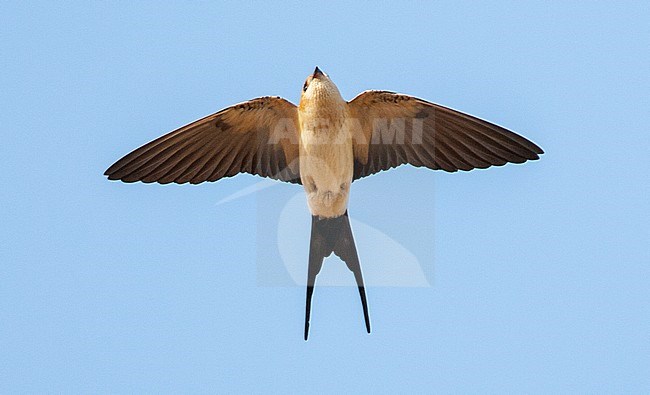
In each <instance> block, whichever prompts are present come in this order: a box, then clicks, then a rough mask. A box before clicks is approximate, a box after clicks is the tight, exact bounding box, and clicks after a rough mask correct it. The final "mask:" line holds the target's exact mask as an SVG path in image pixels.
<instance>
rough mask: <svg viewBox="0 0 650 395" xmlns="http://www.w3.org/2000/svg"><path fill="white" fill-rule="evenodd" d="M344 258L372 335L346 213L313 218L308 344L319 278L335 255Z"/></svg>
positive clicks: (306, 327)
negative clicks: (333, 216)
mask: <svg viewBox="0 0 650 395" xmlns="http://www.w3.org/2000/svg"><path fill="white" fill-rule="evenodd" d="M332 252H333V253H334V254H335V255H336V256H338V257H339V258H341V260H342V261H343V262H345V264H346V265H347V266H348V269H350V270H351V271H352V273H354V279H355V280H356V281H357V286H358V288H359V296H360V297H361V304H362V306H363V316H364V319H365V321H366V330H367V331H368V333H370V317H369V316H368V302H367V300H366V290H365V287H364V285H363V275H362V274H361V265H360V264H359V256H358V255H357V248H356V246H355V245H354V237H353V236H352V228H350V219H349V218H348V212H347V211H346V212H345V214H343V215H342V216H340V217H336V218H318V217H317V216H312V220H311V242H310V244H309V269H308V270H307V304H306V307H305V340H307V338H308V337H309V317H310V314H311V299H312V295H313V293H314V284H315V282H316V276H317V275H318V273H319V272H320V270H321V268H322V267H323V260H324V259H325V258H326V257H328V256H330V254H331V253H332Z"/></svg>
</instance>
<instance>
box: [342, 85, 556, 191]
mask: <svg viewBox="0 0 650 395" xmlns="http://www.w3.org/2000/svg"><path fill="white" fill-rule="evenodd" d="M348 106H349V110H350V113H351V116H352V120H353V121H354V123H353V124H351V126H352V130H353V133H354V136H353V137H354V138H353V142H354V157H355V164H354V179H355V180H356V179H359V178H361V177H365V176H368V175H370V174H374V173H377V172H380V171H382V170H387V169H390V168H393V167H397V166H399V165H402V164H405V163H409V164H411V165H413V166H418V167H419V166H425V167H428V168H430V169H433V170H438V169H441V170H445V171H449V172H455V171H457V170H472V169H475V168H481V169H483V168H487V167H490V166H501V165H504V164H506V163H508V162H512V163H523V162H525V161H527V160H535V159H538V158H539V154H542V153H544V151H542V149H541V148H539V147H538V146H537V145H535V144H534V143H533V142H531V141H529V140H527V139H525V138H524V137H522V136H520V135H518V134H516V133H513V132H511V131H509V130H507V129H505V128H503V127H501V126H498V125H495V124H493V123H490V122H487V121H484V120H482V119H479V118H476V117H473V116H471V115H468V114H464V113H462V112H460V111H456V110H452V109H451V108H447V107H444V106H441V105H438V104H434V103H429V102H427V101H425V100H422V99H418V98H415V97H412V96H407V95H402V94H397V93H393V92H386V91H367V92H363V93H361V94H360V95H358V96H357V97H355V98H354V99H352V100H351V101H350V102H349V103H348Z"/></svg>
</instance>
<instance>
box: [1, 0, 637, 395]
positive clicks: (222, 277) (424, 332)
mask: <svg viewBox="0 0 650 395" xmlns="http://www.w3.org/2000/svg"><path fill="white" fill-rule="evenodd" d="M0 15H1V16H0V50H1V52H2V54H3V55H2V57H0V67H1V70H2V72H1V73H0V86H1V87H2V88H1V89H0V108H2V110H1V111H0V125H1V126H0V128H1V131H2V134H1V136H2V144H0V155H1V157H2V161H1V163H2V165H1V166H2V172H0V179H1V181H2V187H1V188H0V200H1V202H2V204H1V205H0V221H1V223H2V226H1V227H0V237H1V239H0V241H1V243H0V245H1V247H0V350H2V351H1V352H0V392H3V393H20V392H30V393H33V392H65V393H109V392H110V393H133V392H180V391H182V392H215V391H217V390H218V389H220V390H228V391H229V392H278V393H281V392H282V393H284V392H287V391H301V392H302V391H309V392H333V391H336V392H353V391H361V390H372V391H374V392H379V393H391V392H396V391H404V390H417V391H418V392H424V391H435V392H452V391H453V392H479V391H480V392H505V391H509V392H515V391H516V392H532V393H534V392H550V391H553V392H575V391H579V392H615V393H616V392H620V393H623V392H625V393H630V392H636V393H640V392H648V391H650V379H649V378H650V307H649V304H648V301H649V300H650V287H648V279H649V278H650V265H649V264H648V262H649V261H650V247H649V245H650V214H649V213H650V203H649V201H650V199H649V198H648V197H649V196H650V183H649V182H648V170H649V167H650V166H649V165H648V163H649V162H648V147H649V146H650V129H649V126H648V125H650V112H649V111H648V105H649V103H650V93H649V92H650V73H649V72H648V70H649V68H648V64H650V55H649V52H648V48H650V24H648V20H650V6H649V5H648V3H647V2H636V3H635V2H624V3H617V4H614V3H611V4H609V5H608V4H605V3H603V4H596V3H594V2H545V1H544V2H514V1H513V2H501V1H497V2H491V3H490V4H483V3H478V2H476V3H473V2H446V3H434V4H429V3H425V2H413V3H409V4H408V5H398V4H388V3H387V4H383V5H374V4H373V5H371V4H370V3H364V4H359V5H349V4H344V3H323V2H321V3H311V4H302V5H300V6H297V5H295V4H291V3H289V4H284V5H273V6H271V5H263V4H261V3H259V4H248V5H231V6H228V5H217V4H216V3H214V4H213V3H208V2H194V3H188V4H181V3H180V2H178V3H168V4H159V3H154V2H150V3H147V2H136V3H127V2H121V3H120V2H96V3H87V2H78V3H75V2H65V3H63V2H62V3H60V4H54V2H42V3H38V2H29V3H28V2H13V3H11V2H3V3H2V4H0ZM316 65H318V66H320V67H321V68H322V69H323V70H325V71H326V72H328V73H329V74H330V76H331V77H332V79H333V80H334V81H335V82H336V83H337V84H338V86H339V89H340V90H341V92H342V94H343V95H344V97H346V98H352V97H353V96H355V95H356V94H357V93H358V92H360V91H363V90H366V89H387V90H394V91H400V92H404V93H409V94H413V95H416V96H419V97H423V98H426V99H428V100H431V101H434V102H438V103H441V104H444V105H447V106H451V107H453V108H457V109H460V110H463V111H465V112H468V113H471V114H474V115H477V116H480V117H484V118H486V119H488V120H491V121H493V122H496V123H499V124H501V125H505V126H507V127H509V128H511V129H512V130H515V131H517V132H519V133H521V134H523V135H525V136H526V137H528V138H530V139H532V140H533V141H535V142H536V143H538V144H539V145H540V146H542V147H543V148H544V149H545V151H546V154H545V155H544V156H543V158H542V160H540V161H538V162H533V163H527V164H525V165H508V166H505V167H502V168H493V169H488V170H485V171H473V172H470V173H462V174H444V173H438V172H431V171H427V170H423V169H414V168H408V167H402V168H399V169H396V170H393V171H390V172H387V173H382V174H381V175H378V176H374V177H370V178H368V179H364V180H362V181H359V182H356V183H355V184H354V185H353V190H352V197H351V202H350V215H351V216H352V217H353V218H354V219H355V221H358V223H360V224H362V225H357V226H356V227H355V234H356V236H357V237H358V239H359V250H360V254H361V260H362V264H363V265H364V270H365V271H366V273H370V272H372V271H373V270H376V269H375V268H374V266H373V262H372V260H370V259H364V256H366V257H369V256H372V254H376V253H377V251H381V250H382V248H384V247H383V246H382V243H376V244H373V242H372V238H366V239H364V240H362V239H363V238H364V237H365V236H364V235H365V234H367V233H372V232H374V231H377V232H381V234H384V235H386V237H387V238H388V239H389V240H391V241H396V242H398V243H400V244H401V245H403V246H405V248H406V249H407V250H408V251H410V252H411V253H413V254H414V255H415V256H417V257H418V258H419V259H420V262H421V268H422V271H423V273H425V275H426V278H427V280H428V281H429V283H430V286H428V287H405V286H374V287H370V288H369V290H368V297H369V303H370V310H371V316H372V324H373V333H372V334H371V335H367V334H366V333H365V332H364V330H363V322H362V317H361V309H360V306H359V301H358V295H357V294H356V289H355V288H353V287H340V286H332V287H325V286H324V287H320V288H318V289H317V291H316V294H315V300H314V306H313V319H312V331H311V337H310V340H309V342H306V343H305V342H304V341H303V340H302V324H303V314H304V310H303V309H304V288H303V287H302V286H300V285H296V284H292V283H291V281H288V280H287V279H289V278H290V277H287V276H286V273H284V274H283V272H282V267H283V266H282V258H281V257H280V253H279V252H278V251H277V245H274V243H272V242H269V240H271V239H270V238H268V237H266V236H267V235H268V234H274V233H272V232H276V231H277V229H274V228H273V227H274V223H273V218H272V217H268V216H265V214H263V213H265V212H267V211H269V208H271V209H272V210H270V211H272V212H274V213H279V212H281V210H282V209H283V207H285V206H286V204H287V203H288V202H289V201H291V199H292V198H293V197H294V196H295V195H296V194H297V193H298V192H299V191H300V189H299V188H297V187H295V186H291V185H284V184H281V185H278V186H274V187H273V188H268V189H265V190H262V191H259V192H257V193H255V194H251V195H248V196H245V197H243V198H240V199H236V200H233V201H230V202H227V203H223V204H217V202H219V201H220V200H222V199H224V198H226V197H228V196H230V195H231V194H233V193H236V192H238V191H241V190H242V189H243V188H247V187H250V186H251V185H254V184H256V183H257V182H259V181H260V179H259V178H256V177H253V176H249V175H241V176H238V177H235V178H232V179H227V180H222V181H219V182H217V183H212V184H202V185H199V186H187V185H185V186H176V185H168V186H160V185H144V184H130V185H126V184H121V183H116V182H109V181H107V180H106V179H105V178H104V177H103V176H102V173H103V171H104V170H105V169H106V167H108V166H109V165H110V164H111V163H113V162H114V161H115V160H117V159H118V158H119V157H121V156H122V155H124V154H125V153H127V152H128V151H130V150H132V149H134V148H136V147H138V146H139V145H141V144H143V143H145V142H147V141H149V140H151V139H152V138H154V137H157V136H159V135H161V134H163V133H165V132H167V131H169V130H171V129H174V128H176V127H178V126H180V125H182V124H185V123H187V122H189V121H192V120H194V119H197V118H199V117H201V116H203V115H206V114H209V113H211V112H214V111H216V110H219V109H221V108H223V107H226V106H228V105H230V104H232V103H235V102H239V101H243V100H247V99H250V98H253V97H257V96H263V95H280V96H283V97H286V98H287V99H289V100H292V101H294V102H296V101H297V100H298V97H299V93H300V88H301V86H302V83H303V81H304V78H305V77H306V76H307V75H308V74H309V73H310V72H311V71H312V70H313V68H314V66H316ZM298 202H299V201H298ZM297 207H298V209H296V210H293V211H292V212H293V213H294V214H293V215H294V216H293V217H292V218H291V221H295V222H294V223H295V224H304V223H305V221H307V223H308V221H309V213H308V211H307V209H306V205H304V207H303V208H302V210H303V211H300V207H301V206H300V204H299V203H298V206H297ZM301 221H302V222H301ZM269 224H270V225H269ZM276 225H277V221H276ZM269 227H270V228H269ZM276 228H277V226H276ZM295 229H296V235H295V249H296V251H298V253H299V254H304V256H306V249H307V238H308V236H307V235H306V234H303V233H301V232H298V231H297V230H298V229H301V228H300V227H296V228H295ZM362 229H370V230H367V232H366V231H362ZM267 232H270V233H267ZM360 233H363V234H360ZM274 248H275V249H276V250H274ZM386 249H388V248H387V247H386ZM386 260H388V258H386ZM385 263H386V261H384V262H383V264H385ZM269 268H273V269H269ZM278 268H280V269H278ZM302 270H306V262H305V268H304V269H302ZM337 270H341V273H344V274H345V273H346V272H345V270H344V268H343V266H342V263H341V262H340V261H338V260H336V259H334V258H330V259H328V260H327V261H326V267H325V269H324V272H325V274H327V273H328V271H329V273H330V275H333V273H335V272H336V271H337ZM274 276H275V277H274ZM283 276H284V277H283ZM278 279H279V280H278ZM349 280H350V283H351V280H352V279H351V278H350V279H349Z"/></svg>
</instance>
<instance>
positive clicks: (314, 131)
mask: <svg viewBox="0 0 650 395" xmlns="http://www.w3.org/2000/svg"><path fill="white" fill-rule="evenodd" d="M353 170H354V160H353V153H352V135H351V133H350V131H349V130H347V128H346V127H345V119H344V118H343V117H338V118H331V117H330V118H325V117H324V118H318V117H311V118H310V117H309V116H307V117H301V131H300V178H301V181H302V184H303V186H304V188H305V192H306V193H307V202H308V204H309V208H310V210H311V212H312V214H313V215H317V216H320V217H325V218H332V217H338V216H340V215H343V214H344V213H345V210H346V209H347V202H348V193H349V190H350V183H351V182H352V173H353Z"/></svg>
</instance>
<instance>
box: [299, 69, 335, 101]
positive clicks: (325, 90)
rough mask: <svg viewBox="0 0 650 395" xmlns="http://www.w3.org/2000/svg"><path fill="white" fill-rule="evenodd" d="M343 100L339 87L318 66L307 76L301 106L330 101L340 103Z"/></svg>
mask: <svg viewBox="0 0 650 395" xmlns="http://www.w3.org/2000/svg"><path fill="white" fill-rule="evenodd" d="M341 101H343V98H342V97H341V93H340V92H339V89H338V88H337V87H336V85H334V83H333V82H332V80H331V79H330V77H329V76H328V75H327V74H325V73H323V72H322V71H321V70H320V69H319V68H318V67H316V69H315V70H314V72H313V73H312V74H311V75H310V76H309V77H307V79H306V80H305V84H304V85H303V86H302V94H301V95H300V106H301V107H304V106H306V105H307V106H310V105H313V104H316V103H318V104H328V102H332V103H338V102H341Z"/></svg>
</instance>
